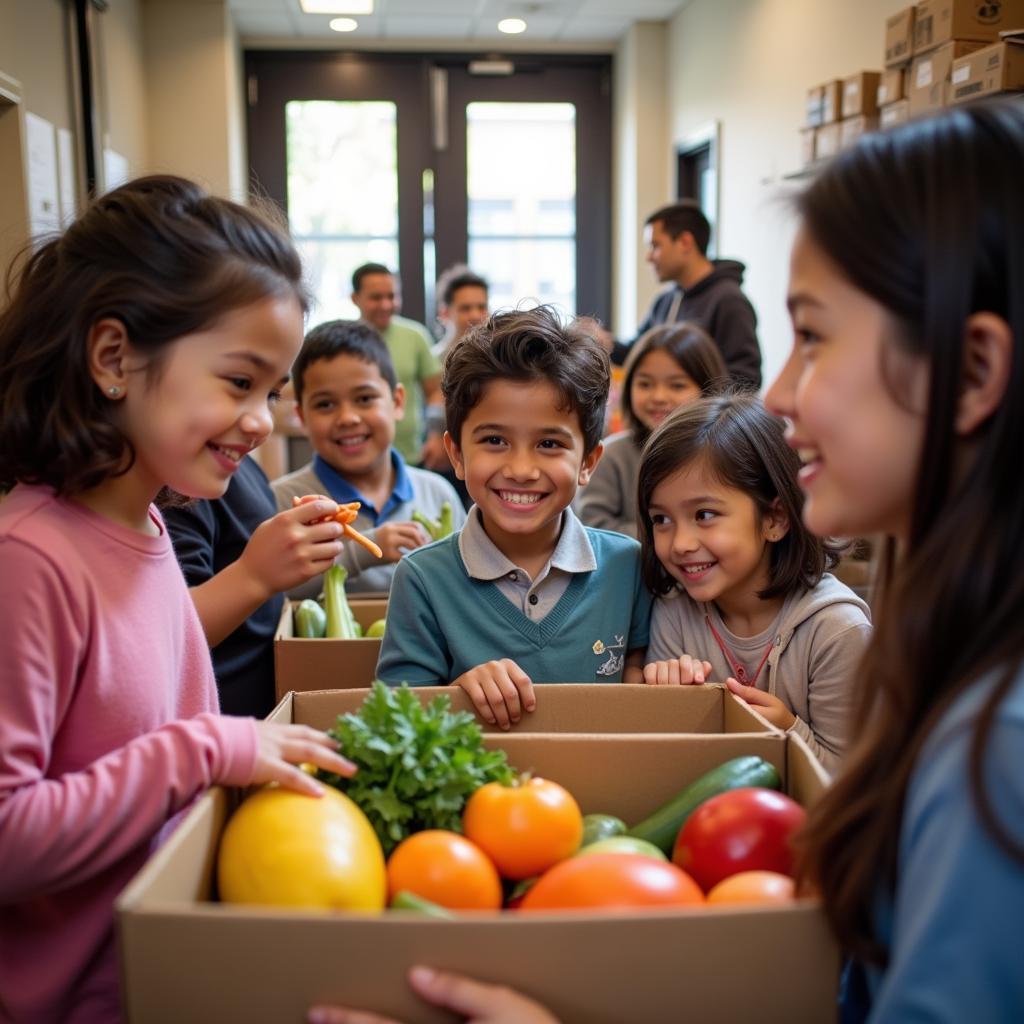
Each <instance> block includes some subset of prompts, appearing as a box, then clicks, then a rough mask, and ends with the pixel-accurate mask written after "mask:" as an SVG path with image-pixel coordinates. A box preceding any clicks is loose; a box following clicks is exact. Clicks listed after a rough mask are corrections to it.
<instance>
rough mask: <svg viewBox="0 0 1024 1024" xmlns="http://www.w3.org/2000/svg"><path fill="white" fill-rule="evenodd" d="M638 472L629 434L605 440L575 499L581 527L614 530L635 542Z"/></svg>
mask: <svg viewBox="0 0 1024 1024" xmlns="http://www.w3.org/2000/svg"><path fill="white" fill-rule="evenodd" d="M639 471H640V449H639V448H638V447H637V445H636V442H635V441H634V440H633V432H632V431H629V430H624V431H623V432H622V433H621V434H613V435H612V436H611V437H608V438H605V442H604V454H603V455H602V456H601V461H600V462H599V463H598V464H597V469H595V470H594V475H593V476H592V477H591V478H590V482H589V483H588V484H587V486H586V487H584V488H583V489H582V490H581V491H580V492H579V494H578V495H577V498H576V502H575V509H576V514H577V515H578V516H579V517H580V519H582V520H583V524H584V525H585V526H596V527H597V528H598V529H600V530H615V531H617V532H618V533H624V534H626V536H627V537H632V538H633V539H634V540H638V539H639V535H638V534H637V532H636V480H637V474H638V473H639Z"/></svg>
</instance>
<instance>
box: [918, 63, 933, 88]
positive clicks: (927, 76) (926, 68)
mask: <svg viewBox="0 0 1024 1024" xmlns="http://www.w3.org/2000/svg"><path fill="white" fill-rule="evenodd" d="M931 84H932V62H931V61H930V60H923V61H921V63H920V64H918V65H917V74H916V75H915V76H914V86H915V87H916V88H918V89H927V88H928V86H929V85H931Z"/></svg>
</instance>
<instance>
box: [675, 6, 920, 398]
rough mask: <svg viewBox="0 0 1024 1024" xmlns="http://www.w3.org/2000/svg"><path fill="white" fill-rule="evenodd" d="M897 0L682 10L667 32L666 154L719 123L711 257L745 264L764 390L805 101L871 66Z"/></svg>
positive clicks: (781, 343)
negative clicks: (818, 88) (715, 240)
mask: <svg viewBox="0 0 1024 1024" xmlns="http://www.w3.org/2000/svg"><path fill="white" fill-rule="evenodd" d="M905 6H906V0H856V2H852V0H691V2H690V3H689V4H688V6H686V7H685V8H684V9H683V10H682V11H681V12H680V13H679V14H677V15H676V16H675V18H673V20H672V22H671V23H670V26H669V38H668V76H667V81H666V91H667V95H668V103H669V115H668V117H669V138H668V141H667V146H668V148H669V149H671V148H672V147H673V146H674V145H675V143H676V142H677V141H678V140H681V139H684V138H686V137H687V136H688V135H690V134H692V133H693V132H694V130H695V129H699V128H701V127H702V126H704V125H705V124H707V122H709V121H711V120H713V119H718V120H719V121H720V122H721V148H720V151H719V163H720V188H721V192H720V196H719V205H720V224H719V236H718V237H719V245H718V252H719V255H721V256H726V257H734V258H736V259H740V260H743V262H745V263H746V264H747V276H746V282H745V290H746V292H747V294H748V295H749V297H750V299H751V301H752V302H753V304H754V307H755V309H756V310H757V313H758V316H759V318H760V330H759V335H760V339H761V348H762V350H763V352H764V371H765V381H766V382H768V381H770V380H771V379H772V377H773V376H774V374H775V372H776V371H777V370H778V369H779V368H780V367H781V365H782V362H783V360H784V358H785V355H786V352H787V351H788V348H789V343H790V329H789V322H788V319H787V317H786V311H785V289H786V277H787V263H788V254H789V246H790V243H791V240H792V233H793V230H794V225H793V218H792V216H791V215H790V214H789V213H788V211H787V209H786V207H785V204H784V203H783V202H780V197H781V196H784V195H785V194H787V193H791V192H792V191H793V189H794V188H795V187H798V183H796V184H790V183H787V182H785V181H784V180H782V176H783V175H785V174H787V173H789V172H792V171H795V170H796V169H797V168H798V166H799V161H800V155H799V141H798V132H797V129H798V128H799V126H800V125H801V123H802V122H803V118H804V105H805V100H806V93H807V90H808V88H810V87H811V86H814V85H817V84H820V83H821V82H824V81H827V80H828V79H830V78H842V77H844V76H845V75H849V74H853V73H855V72H857V71H865V70H871V69H877V68H880V67H881V65H882V57H883V50H884V39H885V19H886V18H887V17H888V16H889V15H891V14H894V13H895V12H896V11H898V10H900V9H901V8H902V7H905Z"/></svg>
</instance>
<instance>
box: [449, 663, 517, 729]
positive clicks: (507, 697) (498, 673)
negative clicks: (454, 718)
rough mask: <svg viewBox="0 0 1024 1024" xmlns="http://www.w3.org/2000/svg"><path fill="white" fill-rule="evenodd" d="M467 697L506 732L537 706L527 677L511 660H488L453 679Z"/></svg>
mask: <svg viewBox="0 0 1024 1024" xmlns="http://www.w3.org/2000/svg"><path fill="white" fill-rule="evenodd" d="M453 685H455V686H461V687H462V688H463V689H464V690H465V691H466V693H468V694H469V696H470V698H471V699H472V701H473V704H474V705H475V706H476V709H477V711H478V712H479V713H480V715H481V716H482V717H483V718H484V720H485V721H487V722H490V723H491V725H494V724H497V725H500V726H501V728H502V729H507V728H508V727H509V725H511V724H515V723H516V722H518V721H519V719H520V718H522V714H523V711H524V710H525V711H532V710H533V709H534V707H535V706H536V703H537V701H536V698H535V697H534V695H533V683H531V682H530V677H529V676H528V675H527V674H526V673H525V672H524V671H523V670H522V669H521V668H520V667H519V666H518V665H517V664H516V663H515V662H514V661H512V659H511V658H502V659H501V661H488V662H486V663H485V664H483V665H477V667H476V668H471V669H470V670H469V671H468V672H465V673H463V674H462V675H461V676H459V678H458V679H456V680H455V682H454V684H453Z"/></svg>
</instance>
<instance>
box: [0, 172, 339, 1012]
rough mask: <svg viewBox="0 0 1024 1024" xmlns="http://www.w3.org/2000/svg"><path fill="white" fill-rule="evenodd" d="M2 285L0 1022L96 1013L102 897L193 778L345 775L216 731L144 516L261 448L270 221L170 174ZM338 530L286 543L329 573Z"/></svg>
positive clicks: (122, 197)
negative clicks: (314, 547) (308, 545)
mask: <svg viewBox="0 0 1024 1024" xmlns="http://www.w3.org/2000/svg"><path fill="white" fill-rule="evenodd" d="M17 281H18V283H17V289H16V291H15V294H14V295H13V298H12V301H11V303H10V305H9V306H8V307H7V309H6V310H5V311H4V312H3V314H2V315H0V491H6V490H10V493H9V494H8V495H7V496H6V497H5V498H4V499H3V500H2V501H0V575H2V578H3V581H4V583H3V586H2V588H0V621H2V622H3V624H4V627H3V633H2V639H0V865H2V867H0V1018H2V1019H4V1020H12V1021H33V1022H42V1021H61V1022H64V1021H88V1022H93V1021H116V1020H118V1019H120V999H119V992H118V978H117V961H116V955H115V949H114V918H113V901H114V899H115V897H116V896H117V894H118V893H119V891H120V890H121V889H122V888H123V887H124V885H125V883H126V882H127V881H128V880H129V879H130V878H131V877H132V875H133V874H134V873H135V872H136V871H137V870H138V868H139V867H140V866H141V865H142V863H143V862H144V861H145V859H146V858H147V857H148V856H149V855H150V853H152V851H153V850H154V848H155V847H156V846H157V845H158V844H159V842H160V841H161V839H162V838H163V837H164V836H165V835H166V834H167V832H168V831H169V829H170V827H171V826H172V824H173V821H174V819H175V816H176V815H178V814H179V812H181V811H182V810H183V809H184V808H185V807H187V806H188V804H189V803H190V802H191V801H192V800H193V799H194V797H195V796H196V795H197V794H198V793H199V792H200V791H201V790H202V789H204V788H205V787H207V786H209V785H211V784H214V783H224V784H228V785H238V786H245V785H250V784H254V783H264V782H270V781H276V782H279V783H281V784H282V785H286V786H289V787H291V788H293V789H296V790H299V791H301V792H305V793H310V794H312V795H316V794H317V793H318V792H319V785H318V784H317V783H316V782H314V780H313V779H312V778H310V776H308V775H306V774H305V773H303V772H302V771H300V770H299V769H298V768H297V767H296V765H297V764H298V763H300V762H303V761H309V762H312V763H314V764H317V765H319V766H320V767H322V768H325V769H327V770H329V771H337V772H342V773H344V774H351V772H352V771H353V770H354V769H353V766H352V765H351V764H349V762H347V761H346V760H345V759H344V758H342V757H340V756H339V755H338V754H337V753H336V752H335V750H334V748H333V746H332V742H331V741H330V740H329V739H328V738H327V737H326V735H325V734H322V733H319V732H316V731H314V730H312V729H309V728H306V727H303V726H290V725H287V726H286V725H274V724H270V723H267V722H257V721H255V720H253V719H247V718H227V717H222V716H220V715H219V714H218V713H217V710H218V709H217V693H216V688H215V685H214V678H213V671H212V668H211V664H210V657H209V652H208V648H207V643H206V638H205V636H204V633H203V629H202V626H201V625H200V622H199V619H198V617H197V615H196V611H195V608H194V606H193V604H192V601H191V599H190V597H189V594H188V591H187V589H186V587H185V583H184V580H183V578H182V576H181V572H180V570H179V569H178V565H177V561H176V559H175V557H174V552H173V550H172V548H171V545H170V542H169V540H168V537H167V533H166V530H165V528H164V525H163V521H162V520H161V518H160V515H159V513H158V512H157V510H156V508H155V507H154V504H153V503H154V499H156V497H157V495H158V494H159V493H160V492H161V491H165V490H167V489H169V490H170V491H173V492H176V493H178V494H181V495H186V496H189V497H196V498H218V497H220V496H221V495H222V494H223V493H224V491H225V490H226V488H227V486H228V482H229V481H230V480H231V477H232V474H233V473H234V472H235V471H236V469H237V467H238V464H239V462H240V460H241V458H242V456H243V455H244V454H245V453H246V452H248V451H249V450H251V449H252V448H254V447H255V446H256V445H258V444H259V443H260V442H261V441H262V440H264V438H266V436H267V435H268V434H269V432H270V430H271V426H272V422H271V413H270V405H271V403H272V402H273V401H274V400H275V399H276V398H277V395H278V392H279V389H280V388H281V386H282V385H283V384H284V383H285V381H286V380H287V375H288V368H289V366H290V365H291V362H292V360H293V358H294V356H295V354H296V353H297V352H298V349H299V345H300V343H301V341H302V328H303V323H302V321H303V313H304V311H305V308H306V297H305V293H304V291H303V288H302V284H301V266H300V263H299V258H298V255H297V254H296V252H295V250H294V249H293V248H292V246H291V244H290V242H289V241H288V239H287V237H286V235H285V234H284V233H283V232H282V231H281V230H280V229H279V228H278V227H277V226H276V225H275V224H274V223H273V222H272V221H270V220H268V219H267V218H265V217H264V216H262V215H260V214H258V213H256V212H254V211H252V210H249V209H246V208H244V207H241V206H238V205H236V204H234V203H230V202H227V201H225V200H222V199H217V198H214V197H211V196H209V195H207V194H205V193H204V192H203V191H202V190H201V189H199V188H198V187H197V186H195V185H193V184H192V183H190V182H188V181H184V180H181V179H178V178H172V177H152V178H144V179H140V180H138V181H135V182H132V183H129V184H127V185H124V186H123V187H121V188H119V189H117V190H115V191H114V192H111V193H109V194H108V195H106V196H103V197H102V198H101V199H99V200H97V201H96V202H95V203H93V204H92V206H91V207H90V208H89V209H88V210H87V211H86V212H85V214H84V215H83V216H82V217H81V218H80V219H79V220H78V221H76V222H75V223H74V224H73V225H72V226H71V227H70V228H69V229H68V231H67V232H66V233H65V234H64V235H63V236H62V237H59V238H56V239H54V240H51V241H49V242H48V243H46V244H45V245H43V246H42V247H41V248H39V249H38V250H37V251H36V252H35V253H34V254H33V255H31V256H30V257H29V258H28V259H27V260H26V262H25V263H24V266H23V267H22V268H21V269H20V274H19V277H18V279H17ZM322 504H323V509H322V510H321V512H322V514H324V515H327V514H330V513H331V512H333V511H335V510H336V506H335V505H334V503H333V502H331V501H329V500H327V499H324V500H323V502H322ZM340 530H341V528H340V526H338V525H337V524H336V523H323V524H320V525H318V526H315V527H311V528H310V535H311V537H312V538H313V540H315V541H316V542H319V543H320V544H322V545H325V546H326V547H332V548H333V550H332V551H331V552H330V553H329V554H330V557H333V556H334V555H336V554H337V553H338V550H339V549H340V541H339V540H338V535H339V534H340ZM239 585H244V582H242V581H240V584H239Z"/></svg>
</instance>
